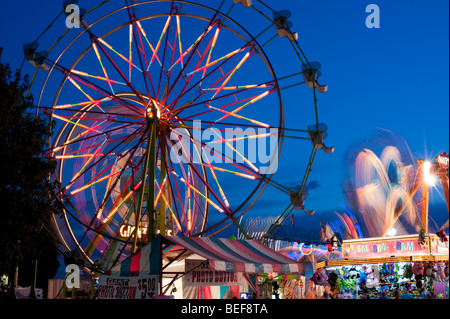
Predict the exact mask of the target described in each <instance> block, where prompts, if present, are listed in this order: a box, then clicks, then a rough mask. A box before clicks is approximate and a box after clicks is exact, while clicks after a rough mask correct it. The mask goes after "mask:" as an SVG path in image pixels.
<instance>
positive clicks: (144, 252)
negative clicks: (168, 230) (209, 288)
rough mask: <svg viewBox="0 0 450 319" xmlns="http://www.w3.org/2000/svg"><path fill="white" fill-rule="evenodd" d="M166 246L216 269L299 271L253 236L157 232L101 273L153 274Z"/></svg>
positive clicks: (265, 271)
mask: <svg viewBox="0 0 450 319" xmlns="http://www.w3.org/2000/svg"><path fill="white" fill-rule="evenodd" d="M170 246H173V247H172V249H179V250H187V251H190V252H192V253H194V254H197V255H199V256H201V257H203V258H205V259H206V260H207V261H208V263H209V269H213V270H218V271H229V272H246V273H273V272H276V273H279V274H282V273H301V272H302V265H301V264H299V263H297V262H295V261H294V260H292V259H290V258H288V257H286V256H284V255H282V254H280V253H278V252H276V251H275V250H273V249H271V248H269V247H267V246H265V245H263V244H261V243H260V242H258V241H256V240H237V239H225V238H204V237H195V238H193V237H177V236H158V237H157V239H155V240H154V241H153V242H152V243H150V244H148V245H146V246H144V247H142V248H141V249H140V250H139V251H138V252H137V253H135V254H133V255H132V256H130V257H128V258H126V259H125V260H124V261H122V262H121V263H120V264H118V265H116V266H115V267H113V268H112V269H110V270H109V271H107V272H106V273H105V274H106V275H113V276H120V277H130V276H144V275H156V274H158V273H159V272H160V270H161V268H160V267H161V265H162V264H161V263H162V261H161V258H162V256H161V253H162V251H163V250H164V251H167V250H168V248H169V247H170Z"/></svg>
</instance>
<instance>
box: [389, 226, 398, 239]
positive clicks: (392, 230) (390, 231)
mask: <svg viewBox="0 0 450 319" xmlns="http://www.w3.org/2000/svg"><path fill="white" fill-rule="evenodd" d="M396 234H397V230H396V229H395V228H391V229H390V230H389V231H388V232H387V235H388V236H391V237H392V236H395V235H396Z"/></svg>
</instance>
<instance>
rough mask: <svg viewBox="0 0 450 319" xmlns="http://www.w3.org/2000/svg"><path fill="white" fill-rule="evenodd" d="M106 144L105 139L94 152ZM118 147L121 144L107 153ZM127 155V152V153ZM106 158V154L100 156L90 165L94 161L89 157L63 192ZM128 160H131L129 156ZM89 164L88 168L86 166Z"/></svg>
mask: <svg viewBox="0 0 450 319" xmlns="http://www.w3.org/2000/svg"><path fill="white" fill-rule="evenodd" d="M135 134H136V132H135ZM123 138H124V137H121V139H123ZM107 142H108V139H107V138H106V139H105V140H104V141H103V142H102V143H101V144H100V146H99V147H98V149H97V150H96V151H95V152H97V151H99V150H100V149H101V148H102V147H103V145H104V144H105V143H107ZM109 143H112V142H111V141H109ZM119 146H121V143H117V145H115V146H114V147H113V148H112V149H111V150H110V151H109V153H113V152H114V151H115V150H116V149H117V148H118V147H119ZM132 149H135V150H136V149H137V146H135V147H134V148H132ZM95 152H94V154H95ZM127 153H128V152H127ZM106 157H107V154H104V155H103V156H100V157H99V159H98V160H96V161H95V162H94V163H92V164H90V163H91V161H92V160H93V159H94V156H91V157H90V158H89V159H88V161H87V162H86V163H85V164H84V165H83V167H82V169H81V170H80V171H79V172H78V173H77V174H76V175H75V176H74V177H73V178H72V180H71V182H70V183H69V185H67V186H66V187H65V190H66V191H67V190H68V189H69V188H70V187H71V186H72V185H73V184H74V183H75V182H76V181H77V180H78V179H79V178H80V177H82V176H83V175H84V174H86V173H87V172H89V171H91V170H92V169H93V168H94V167H95V166H96V165H98V164H99V163H100V162H101V161H103V160H105V159H106ZM130 159H131V156H130ZM130 159H128V160H130ZM89 164H90V166H88V165H89Z"/></svg>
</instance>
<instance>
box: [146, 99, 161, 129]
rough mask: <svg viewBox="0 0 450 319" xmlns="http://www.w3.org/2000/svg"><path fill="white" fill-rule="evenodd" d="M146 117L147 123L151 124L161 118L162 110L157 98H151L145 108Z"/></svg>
mask: <svg viewBox="0 0 450 319" xmlns="http://www.w3.org/2000/svg"><path fill="white" fill-rule="evenodd" d="M145 117H146V119H147V123H149V124H151V123H154V122H155V121H158V120H159V119H160V118H161V111H160V109H159V107H158V104H157V103H156V102H155V100H152V99H150V102H149V104H148V105H147V109H146V110H145Z"/></svg>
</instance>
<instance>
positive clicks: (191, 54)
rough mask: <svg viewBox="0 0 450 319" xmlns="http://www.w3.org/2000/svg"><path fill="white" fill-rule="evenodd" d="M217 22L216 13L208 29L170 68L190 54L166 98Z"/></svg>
mask: <svg viewBox="0 0 450 319" xmlns="http://www.w3.org/2000/svg"><path fill="white" fill-rule="evenodd" d="M217 23H218V20H216V15H215V16H214V18H213V19H212V20H211V21H210V22H209V24H208V26H207V27H206V29H205V30H204V31H203V33H202V34H201V35H200V37H199V38H198V39H197V40H196V41H195V42H194V43H193V44H192V45H191V46H190V47H189V48H188V49H187V50H186V52H185V53H184V54H183V55H182V56H181V57H180V59H179V60H178V61H177V62H176V63H175V64H174V65H172V66H171V67H170V68H169V71H170V70H171V69H172V68H173V67H174V66H175V65H176V64H177V63H180V61H181V60H182V59H183V58H184V57H186V56H187V55H188V54H189V56H188V58H187V61H186V63H185V64H184V65H183V67H182V68H181V71H180V72H179V73H178V75H177V77H176V79H175V80H174V82H173V83H172V85H171V86H170V88H169V90H168V93H167V97H166V100H167V99H168V97H169V96H170V95H171V93H172V92H173V90H174V89H175V86H176V84H177V83H178V81H179V80H180V78H181V77H182V75H183V74H184V73H185V70H186V69H187V66H188V65H189V63H190V62H191V61H192V60H193V57H194V54H195V52H196V50H197V49H198V48H199V47H200V45H201V44H202V42H203V40H204V39H205V38H206V35H207V34H208V33H209V32H210V31H211V30H212V29H213V27H214V26H215V25H216V24H217ZM178 96H179V94H178Z"/></svg>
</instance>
